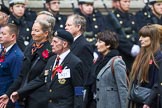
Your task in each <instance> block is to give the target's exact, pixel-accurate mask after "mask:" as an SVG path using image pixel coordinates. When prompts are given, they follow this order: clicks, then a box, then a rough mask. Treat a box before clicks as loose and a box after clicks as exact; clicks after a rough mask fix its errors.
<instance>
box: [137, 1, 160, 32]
mask: <svg viewBox="0 0 162 108" xmlns="http://www.w3.org/2000/svg"><path fill="white" fill-rule="evenodd" d="M148 5H149V6H150V10H148V11H147V13H149V14H147V15H145V14H142V15H141V14H138V13H137V14H136V22H137V23H138V28H139V29H140V28H141V27H143V26H144V25H147V24H162V18H161V17H162V0H148Z"/></svg>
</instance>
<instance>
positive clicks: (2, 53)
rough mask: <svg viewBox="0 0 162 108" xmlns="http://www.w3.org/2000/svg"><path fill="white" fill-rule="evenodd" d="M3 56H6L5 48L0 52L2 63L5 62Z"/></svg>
mask: <svg viewBox="0 0 162 108" xmlns="http://www.w3.org/2000/svg"><path fill="white" fill-rule="evenodd" d="M5 54H6V48H4V47H3V48H2V51H1V53H0V62H4V60H5Z"/></svg>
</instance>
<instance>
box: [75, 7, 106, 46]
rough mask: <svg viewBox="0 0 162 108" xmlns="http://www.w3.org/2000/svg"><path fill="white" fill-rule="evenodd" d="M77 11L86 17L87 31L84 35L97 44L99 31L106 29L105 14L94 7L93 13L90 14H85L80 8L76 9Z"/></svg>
mask: <svg viewBox="0 0 162 108" xmlns="http://www.w3.org/2000/svg"><path fill="white" fill-rule="evenodd" d="M75 13H77V14H79V15H81V16H83V17H84V18H85V19H86V21H87V23H86V31H85V32H84V34H83V35H84V36H85V37H86V39H87V41H88V42H91V43H93V44H95V42H96V37H97V33H98V32H101V31H104V30H105V22H104V17H103V15H102V14H101V12H99V11H98V10H97V9H94V11H93V13H92V14H91V15H88V16H85V15H83V14H82V13H81V11H80V9H76V10H75Z"/></svg>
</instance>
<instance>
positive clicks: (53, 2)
mask: <svg viewBox="0 0 162 108" xmlns="http://www.w3.org/2000/svg"><path fill="white" fill-rule="evenodd" d="M45 6H46V9H47V10H48V11H49V12H51V13H52V14H53V16H54V17H55V19H56V24H55V26H54V31H56V30H57V29H64V28H65V22H66V16H65V15H62V14H60V13H59V11H60V0H46V4H45Z"/></svg>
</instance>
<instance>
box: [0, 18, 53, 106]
mask: <svg viewBox="0 0 162 108" xmlns="http://www.w3.org/2000/svg"><path fill="white" fill-rule="evenodd" d="M43 18H44V17H43ZM52 20H53V22H54V21H55V19H54V18H53V17H52V16H47V17H46V20H41V19H40V18H39V19H36V21H35V22H34V24H33V27H32V32H31V35H32V39H33V41H32V42H31V44H29V46H28V47H27V48H26V50H25V52H24V55H25V58H24V61H23V67H22V71H21V73H20V75H19V77H18V78H17V79H16V80H15V81H14V83H13V84H12V85H11V86H10V88H9V89H8V91H7V92H6V94H4V95H2V96H1V97H0V101H1V105H2V106H3V105H5V104H6V102H7V101H8V99H9V96H10V95H11V94H12V92H13V91H16V90H18V89H20V88H21V87H23V86H25V85H26V84H27V83H29V82H30V81H31V80H33V79H35V78H36V77H37V76H38V75H40V74H41V73H42V71H43V69H44V67H45V66H46V63H47V61H48V59H49V58H50V57H51V56H52V55H53V53H52V48H51V45H50V42H49V41H50V40H49V39H50V38H51V33H52V29H53V26H52V23H51V22H50V21H52ZM43 90H46V89H42V88H40V89H38V90H36V91H35V92H32V93H31V95H29V96H28V97H27V98H22V97H21V102H20V103H21V104H22V106H24V105H25V106H24V107H25V108H40V107H43V106H41V103H43V102H42V101H41V102H40V101H39V97H41V98H43V96H41V95H44V94H43V93H42V92H43ZM42 100H43V99H42Z"/></svg>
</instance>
